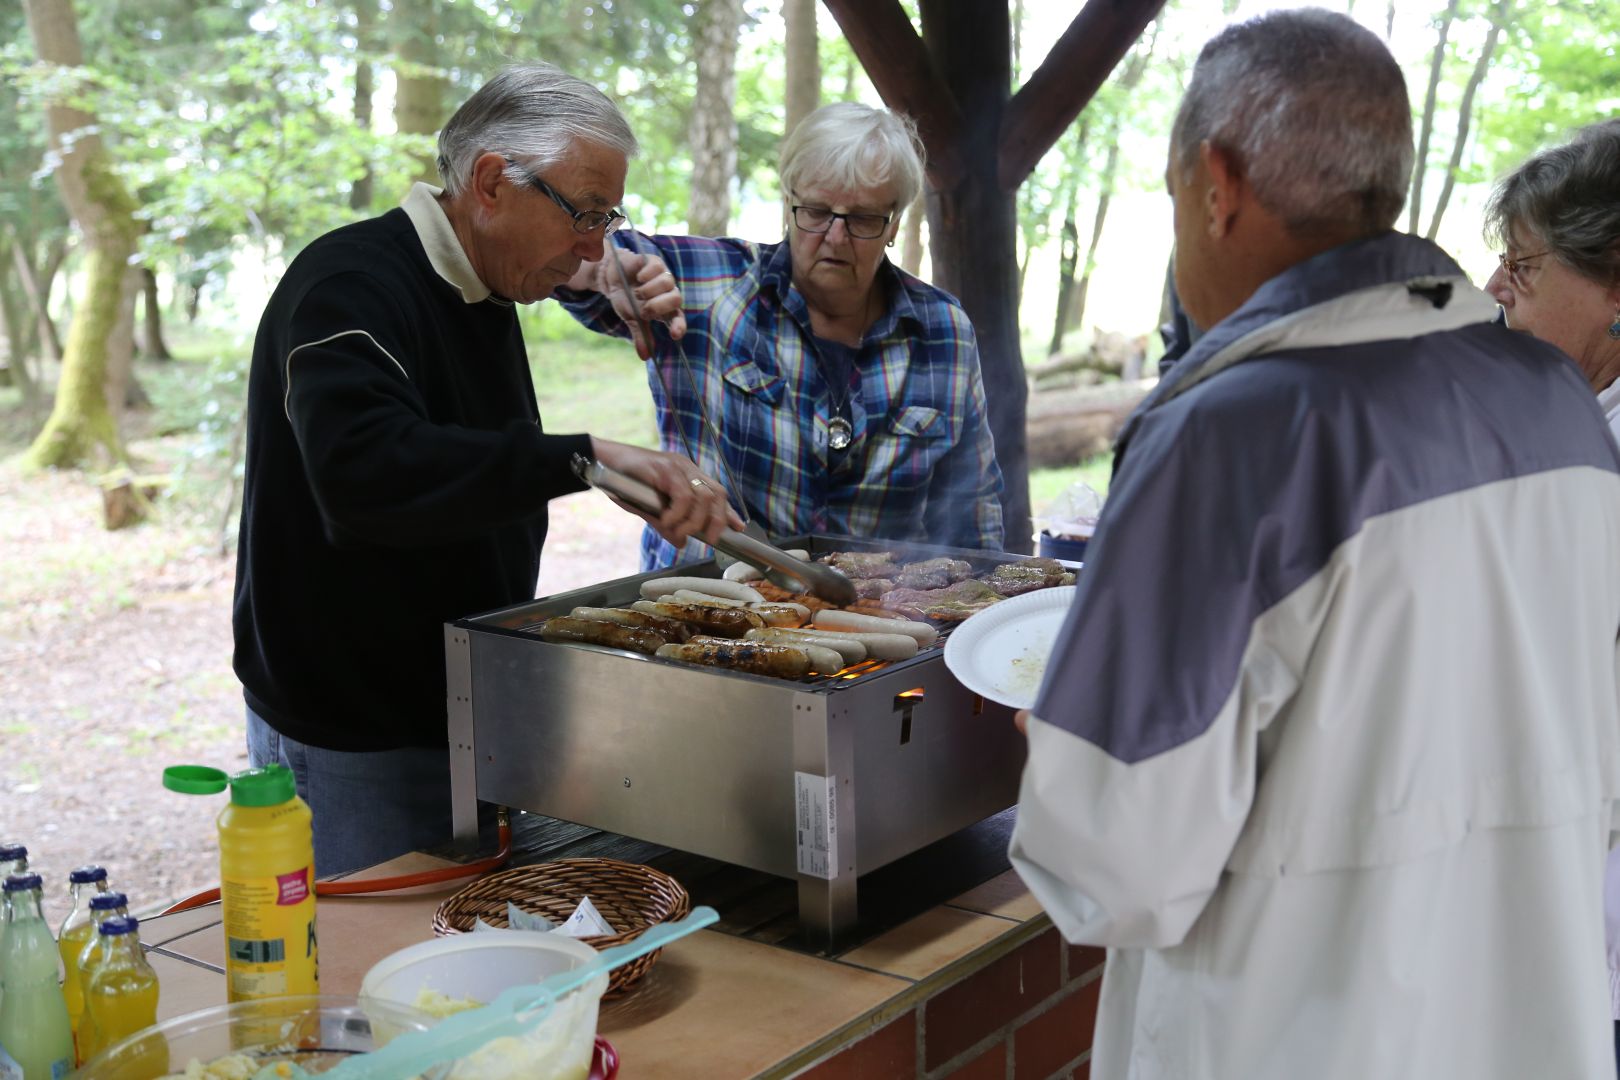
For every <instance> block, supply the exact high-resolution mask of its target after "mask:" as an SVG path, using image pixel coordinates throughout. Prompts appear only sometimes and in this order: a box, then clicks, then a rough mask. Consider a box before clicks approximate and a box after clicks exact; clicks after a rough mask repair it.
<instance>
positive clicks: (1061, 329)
mask: <svg viewBox="0 0 1620 1080" xmlns="http://www.w3.org/2000/svg"><path fill="white" fill-rule="evenodd" d="M1081 145H1084V137H1083V136H1082V139H1081ZM1071 177H1072V178H1071V179H1070V181H1069V195H1068V198H1066V199H1065V200H1064V202H1063V231H1062V234H1061V238H1060V240H1059V242H1058V293H1057V310H1056V311H1055V312H1053V313H1052V340H1051V342H1049V343H1048V344H1047V346H1046V355H1048V356H1056V355H1057V354H1058V353H1060V352H1062V351H1063V335H1064V334H1066V333H1068V331H1069V311H1070V305H1071V303H1072V299H1073V296H1074V271H1075V268H1076V267H1077V266H1078V265H1079V263H1080V227H1079V226H1078V225H1076V224H1075V220H1074V215H1075V213H1076V212H1077V210H1078V209H1079V204H1080V177H1079V171H1078V170H1075V171H1074V172H1073V173H1072V174H1071Z"/></svg>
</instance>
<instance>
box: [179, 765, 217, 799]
mask: <svg viewBox="0 0 1620 1080" xmlns="http://www.w3.org/2000/svg"><path fill="white" fill-rule="evenodd" d="M230 780H231V778H230V777H229V776H227V775H225V773H223V772H221V771H220V770H219V769H210V768H209V767H208V766H207V765H170V766H169V767H168V768H167V769H164V770H163V786H164V787H166V788H168V789H169V790H170V791H178V792H179V793H180V794H182V795H217V794H219V793H220V792H221V791H224V790H225V785H226V784H228V783H230Z"/></svg>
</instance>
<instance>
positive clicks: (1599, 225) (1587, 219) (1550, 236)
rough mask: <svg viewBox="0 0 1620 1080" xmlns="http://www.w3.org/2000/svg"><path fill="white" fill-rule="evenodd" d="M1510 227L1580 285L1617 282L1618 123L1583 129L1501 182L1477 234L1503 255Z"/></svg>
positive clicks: (1619, 253) (1619, 248)
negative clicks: (1574, 275) (1517, 228)
mask: <svg viewBox="0 0 1620 1080" xmlns="http://www.w3.org/2000/svg"><path fill="white" fill-rule="evenodd" d="M1516 225H1517V226H1522V227H1523V228H1526V229H1528V230H1529V231H1530V232H1531V233H1533V234H1534V235H1535V236H1536V238H1537V239H1538V240H1539V241H1540V244H1544V245H1546V247H1547V248H1548V250H1550V251H1551V252H1552V253H1553V255H1554V256H1556V257H1557V259H1558V261H1559V262H1561V263H1563V264H1564V265H1565V266H1567V267H1569V268H1570V269H1571V270H1573V271H1575V272H1576V273H1577V274H1580V275H1581V276H1582V277H1584V278H1586V279H1587V280H1589V281H1592V282H1595V283H1596V284H1598V285H1602V286H1603V287H1605V288H1608V287H1611V286H1613V285H1617V284H1620V119H1610V120H1601V121H1599V122H1597V123H1595V124H1591V125H1589V126H1588V127H1584V128H1582V129H1581V130H1580V131H1579V132H1577V133H1576V135H1575V138H1574V139H1572V140H1570V141H1569V142H1567V143H1565V144H1564V145H1562V146H1554V147H1551V148H1549V149H1546V150H1543V151H1541V152H1540V153H1538V154H1536V155H1534V156H1533V157H1531V158H1530V159H1529V160H1527V161H1525V163H1524V164H1522V165H1520V166H1519V167H1518V168H1517V169H1514V170H1513V171H1512V172H1511V173H1509V174H1508V175H1507V176H1505V177H1503V178H1502V180H1501V182H1500V183H1498V184H1497V185H1496V190H1495V192H1494V193H1493V194H1492V195H1491V201H1490V203H1489V205H1487V206H1486V208H1485V235H1486V237H1487V238H1488V239H1489V240H1491V241H1493V242H1495V243H1496V244H1497V245H1499V246H1500V247H1501V248H1502V249H1503V250H1506V249H1507V248H1508V242H1509V240H1511V239H1512V232H1513V227H1514V226H1516ZM1538 246H1539V245H1538Z"/></svg>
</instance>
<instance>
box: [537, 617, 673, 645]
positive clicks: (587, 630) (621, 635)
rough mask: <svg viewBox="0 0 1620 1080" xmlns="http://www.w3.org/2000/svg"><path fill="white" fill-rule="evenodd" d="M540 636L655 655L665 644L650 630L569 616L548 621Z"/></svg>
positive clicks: (548, 639) (552, 639) (547, 638)
mask: <svg viewBox="0 0 1620 1080" xmlns="http://www.w3.org/2000/svg"><path fill="white" fill-rule="evenodd" d="M540 636H541V637H543V638H545V639H546V640H547V641H583V642H587V643H589V644H591V645H607V646H609V647H611V648H615V649H629V650H630V651H631V652H638V653H649V654H650V653H655V652H657V651H658V648H659V646H661V645H664V644H667V642H665V641H664V639H663V638H661V637H659V636H658V635H657V634H655V633H653V632H652V631H651V630H646V629H643V628H642V627H639V626H620V625H619V624H618V623H610V622H601V621H600V620H597V619H576V618H573V617H572V616H569V615H559V616H557V617H556V618H555V619H547V620H546V623H545V625H544V626H542V627H541V628H540Z"/></svg>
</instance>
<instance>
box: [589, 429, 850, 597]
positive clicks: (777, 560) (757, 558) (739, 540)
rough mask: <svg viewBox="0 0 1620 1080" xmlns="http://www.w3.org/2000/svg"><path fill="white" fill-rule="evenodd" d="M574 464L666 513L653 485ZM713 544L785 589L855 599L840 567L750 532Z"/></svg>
mask: <svg viewBox="0 0 1620 1080" xmlns="http://www.w3.org/2000/svg"><path fill="white" fill-rule="evenodd" d="M573 466H574V474H575V475H576V476H578V477H579V478H580V479H581V480H583V481H585V482H586V483H587V484H589V485H591V487H593V488H596V489H597V490H598V491H604V492H606V493H607V494H609V495H612V496H613V497H614V498H616V499H618V500H619V501H620V502H622V503H624V504H625V505H627V506H633V507H635V508H636V509H637V510H640V511H641V512H642V513H643V514H650V515H652V516H654V517H657V516H658V515H659V514H660V513H662V512H663V507H664V499H663V496H661V495H660V494H659V493H658V491H657V489H656V488H654V487H652V486H651V485H650V484H644V483H642V482H641V481H640V480H637V479H636V478H635V477H633V476H627V475H625V474H624V473H622V472H619V471H618V470H617V469H610V468H608V467H607V466H606V465H603V464H602V463H601V462H599V461H592V460H591V459H590V458H588V457H586V456H585V455H584V454H575V455H574V460H573ZM714 546H715V549H716V550H717V551H723V552H725V553H726V554H727V555H729V556H731V557H732V558H733V559H736V560H737V561H738V562H745V563H747V564H748V565H750V566H752V567H754V568H755V569H756V570H758V571H759V572H760V573H762V574H764V575H765V576H766V577H768V578H769V579H770V580H771V581H772V582H774V583H775V584H777V585H780V586H782V587H783V588H784V589H791V590H792V591H794V592H798V591H800V588H801V586H807V587H808V588H809V591H810V592H812V593H814V594H816V595H817V596H819V597H821V598H822V599H823V600H825V601H827V602H828V603H829V604H837V605H838V606H840V607H843V606H844V605H846V604H853V603H854V602H855V595H856V594H855V583H854V582H852V581H850V580H849V578H847V577H845V576H844V575H843V574H840V573H839V572H838V571H837V570H834V569H833V568H832V567H830V566H823V565H821V564H820V563H813V562H806V561H805V560H803V559H797V558H794V557H793V556H792V555H789V554H788V553H787V552H785V551H783V550H781V549H780V548H778V547H775V546H774V545H772V544H769V543H766V542H765V541H764V540H760V539H757V538H756V537H753V536H750V535H748V534H747V533H741V532H738V531H737V530H736V529H725V530H723V531H722V532H721V533H720V535H719V536H718V537H716V538H715V541H714Z"/></svg>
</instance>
